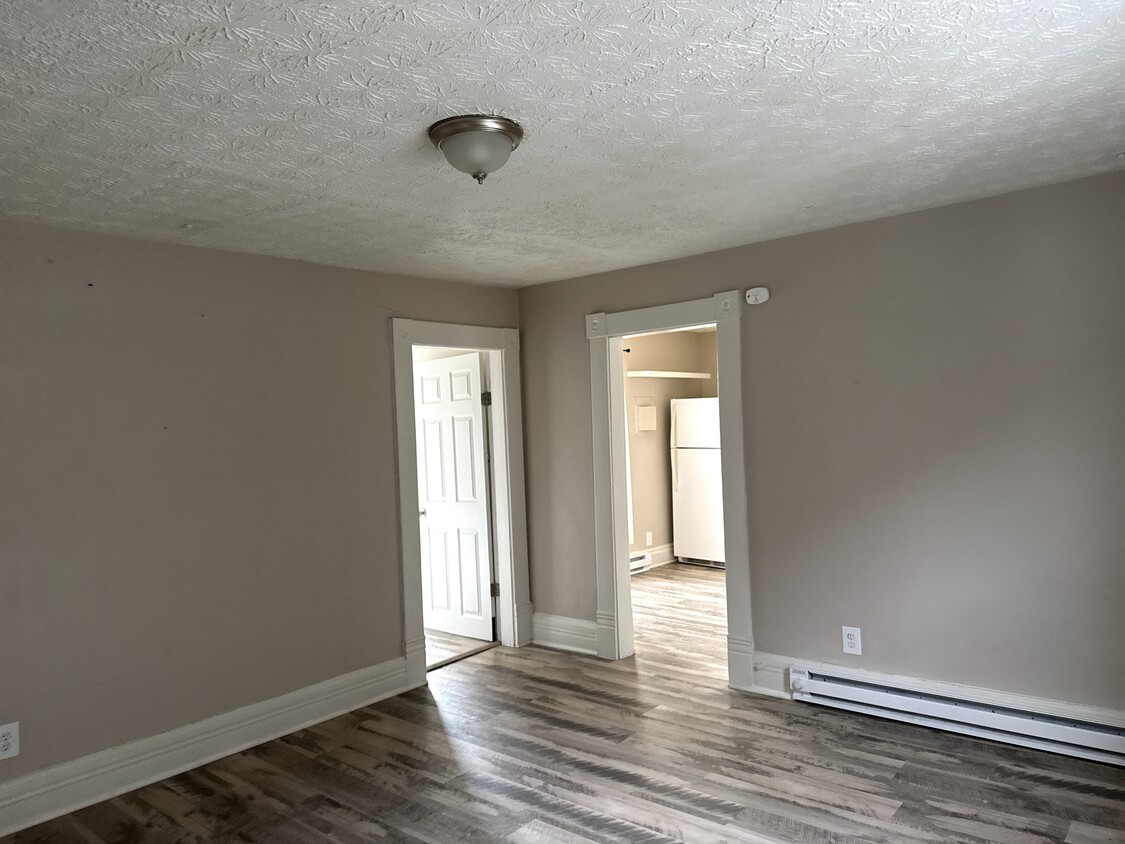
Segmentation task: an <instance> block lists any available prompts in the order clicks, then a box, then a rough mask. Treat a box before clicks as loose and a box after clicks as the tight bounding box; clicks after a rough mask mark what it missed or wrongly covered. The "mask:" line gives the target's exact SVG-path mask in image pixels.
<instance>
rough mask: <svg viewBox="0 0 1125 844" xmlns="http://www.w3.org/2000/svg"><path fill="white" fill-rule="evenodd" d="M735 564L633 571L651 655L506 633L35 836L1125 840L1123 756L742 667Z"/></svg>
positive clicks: (642, 636)
mask: <svg viewBox="0 0 1125 844" xmlns="http://www.w3.org/2000/svg"><path fill="white" fill-rule="evenodd" d="M722 577H723V574H722V572H716V571H709V570H704V569H696V568H691V567H686V566H681V565H673V566H666V567H662V568H659V569H656V570H654V571H651V572H648V573H645V574H643V575H639V576H637V577H635V578H634V579H633V581H632V583H633V593H634V606H635V607H636V616H637V618H636V628H637V643H638V652H637V656H636V657H635V658H633V659H628V660H622V661H620V662H613V663H610V662H601V661H599V660H597V659H593V658H590V657H581V656H574V655H569V654H563V653H557V652H554V651H548V650H544V649H541V648H534V647H531V648H521V649H519V650H513V649H509V648H496V649H493V650H490V651H486V652H485V653H482V654H479V655H477V656H473V657H470V658H468V659H466V660H462V661H460V662H457V663H454V664H453V665H450V666H447V667H445V668H442V669H440V670H438V671H435V672H433V673H431V674H430V675H429V686H428V687H427V688H423V689H417V690H415V691H413V692H410V693H408V694H405V695H401V696H399V697H396V698H392V699H390V700H387V701H383V702H382V703H379V704H376V705H374V706H370V707H367V708H365V709H362V710H358V711H356V712H353V713H351V714H349V715H345V716H342V717H340V718H335V719H333V720H331V721H327V722H325V723H323V724H320V725H319V726H317V727H313V728H310V729H308V730H303V731H301V732H298V733H295V734H293V735H290V736H286V737H285V738H282V739H278V740H276V741H272V742H269V743H267V744H264V745H262V746H260V747H257V748H254V749H252V750H248V751H246V752H244V753H238V754H235V755H233V756H229V757H227V758H225V759H222V760H219V761H218V762H214V763H212V764H210V765H206V766H204V767H202V768H199V769H197V770H195V771H191V772H189V773H186V774H182V775H180V776H177V777H172V778H171V779H168V780H165V781H164V782H161V783H158V784H156V785H152V786H149V787H147V788H142V789H139V790H138V791H134V792H132V793H130V794H127V795H124V796H122V797H119V798H116V799H114V800H110V801H107V802H105V803H102V804H99V805H97V806H92V807H90V808H88V809H83V810H81V811H79V812H75V813H74V814H72V815H69V816H66V817H64V818H60V819H58V820H56V821H53V822H50V823H47V824H43V825H41V826H39V827H36V828H34V829H31V830H27V831H25V832H24V833H22V834H19V835H17V836H15V837H14V838H8V839H3V840H4V841H5V842H7V844H12V842H18V844H29V842H61V843H62V844H68V842H79V841H81V842H87V844H89V842H94V844H97V842H136V841H143V842H195V841H223V842H226V841H231V842H234V841H241V842H258V841H263V842H282V843H284V842H322V841H336V842H361V841H428V842H444V841H479V842H491V841H512V842H556V844H573V842H584V841H598V842H618V841H629V842H670V841H691V842H721V841H744V842H759V844H760V843H761V842H809V843H810V844H822V843H823V842H888V843H889V844H900V842H901V843H902V844H910V843H911V842H942V844H944V843H945V842H975V844H980V842H1002V843H1003V844H1015V842H1067V844H1092V842H1099V844H1104V842H1112V841H1125V772H1123V771H1122V770H1121V769H1118V768H1112V767H1109V766H1105V765H1099V764H1096V763H1092V762H1085V761H1081V760H1075V759H1070V758H1067V757H1062V756H1055V755H1051V754H1047V753H1041V752H1038V751H1033V750H1027V749H1023V748H1016V747H1008V746H1005V745H999V744H993V743H990V742H985V741H979V740H975V739H970V738H967V737H962V736H955V735H950V734H945V733H938V732H935V731H931V730H927V729H924V728H921V727H914V726H910V725H906V724H899V723H895V722H891V721H880V720H877V719H873V718H867V717H864V716H860V715H853V714H849V713H843V712H835V711H832V710H827V709H820V708H816V707H812V706H808V705H804V704H797V703H790V702H788V701H780V700H772V699H765V698H757V697H752V696H749V695H745V694H740V693H737V692H733V691H730V690H729V689H727V688H726V680H725V677H726V675H725V668H724V666H723V645H722V641H721V640H722V635H721V634H722V629H723V619H722V607H723V604H722V598H723V587H722Z"/></svg>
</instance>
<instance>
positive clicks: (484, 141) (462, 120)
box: [430, 114, 523, 184]
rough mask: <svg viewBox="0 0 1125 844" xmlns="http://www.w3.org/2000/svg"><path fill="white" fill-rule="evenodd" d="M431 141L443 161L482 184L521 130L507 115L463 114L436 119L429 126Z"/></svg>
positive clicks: (504, 159)
mask: <svg viewBox="0 0 1125 844" xmlns="http://www.w3.org/2000/svg"><path fill="white" fill-rule="evenodd" d="M430 140H431V141H433V144H434V146H435V147H437V148H438V149H440V150H441V152H442V155H444V156H445V160H446V161H448V162H449V163H450V164H452V165H453V166H454V167H456V168H457V169H458V170H460V171H461V172H462V173H468V174H469V175H470V176H472V177H473V178H474V179H476V180H477V183H478V184H483V182H484V179H485V177H486V176H487V175H488V174H489V173H494V172H496V171H497V170H499V169H500V168H501V167H503V166H504V164H505V163H506V162H507V161H508V156H509V155H511V154H512V150H514V149H515V148H516V147H518V146H519V145H520V141H522V140H523V129H522V128H521V127H520V125H519V124H518V123H516V122H515V121H514V120H509V119H508V118H506V117H494V116H492V115H488V114H465V115H462V116H460V117H447V118H446V119H445V120H439V121H438V122H437V123H435V124H434V125H433V126H431V127H430Z"/></svg>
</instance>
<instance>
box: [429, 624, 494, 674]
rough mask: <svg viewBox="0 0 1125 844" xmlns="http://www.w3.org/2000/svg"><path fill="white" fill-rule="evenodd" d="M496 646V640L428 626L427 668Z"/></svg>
mask: <svg viewBox="0 0 1125 844" xmlns="http://www.w3.org/2000/svg"><path fill="white" fill-rule="evenodd" d="M494 647H496V643H495V642H485V641H482V640H481V639H470V638H469V637H468V636H458V635H457V634H456V633H445V632H442V631H441V630H431V629H430V628H428V627H427V628H426V670H427V671H432V670H434V669H435V668H441V667H442V666H443V665H448V664H449V663H451V662H456V661H457V660H459V659H464V658H465V657H467V656H472V655H473V654H476V653H480V652H481V651H486V650H488V649H489V648H494Z"/></svg>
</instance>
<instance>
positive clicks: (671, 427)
mask: <svg viewBox="0 0 1125 844" xmlns="http://www.w3.org/2000/svg"><path fill="white" fill-rule="evenodd" d="M668 428H669V430H670V431H671V434H670V436H669V440H670V442H669V445H671V446H672V448H673V449H674V448H675V447H676V403H675V402H674V401H673V402H672V424H671V425H669V426H668Z"/></svg>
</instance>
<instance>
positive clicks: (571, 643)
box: [531, 612, 598, 656]
mask: <svg viewBox="0 0 1125 844" xmlns="http://www.w3.org/2000/svg"><path fill="white" fill-rule="evenodd" d="M531 631H532V632H531V641H532V642H533V643H534V644H536V645H542V646H543V647H545V648H555V649H556V650H560V651H573V652H575V653H580V654H590V655H591V656H596V655H597V653H598V625H597V624H595V623H594V622H592V621H587V620H586V619H584V618H571V617H570V616H565V615H547V614H546V613H541V612H537V613H535V614H534V615H533V616H532V617H531Z"/></svg>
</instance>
